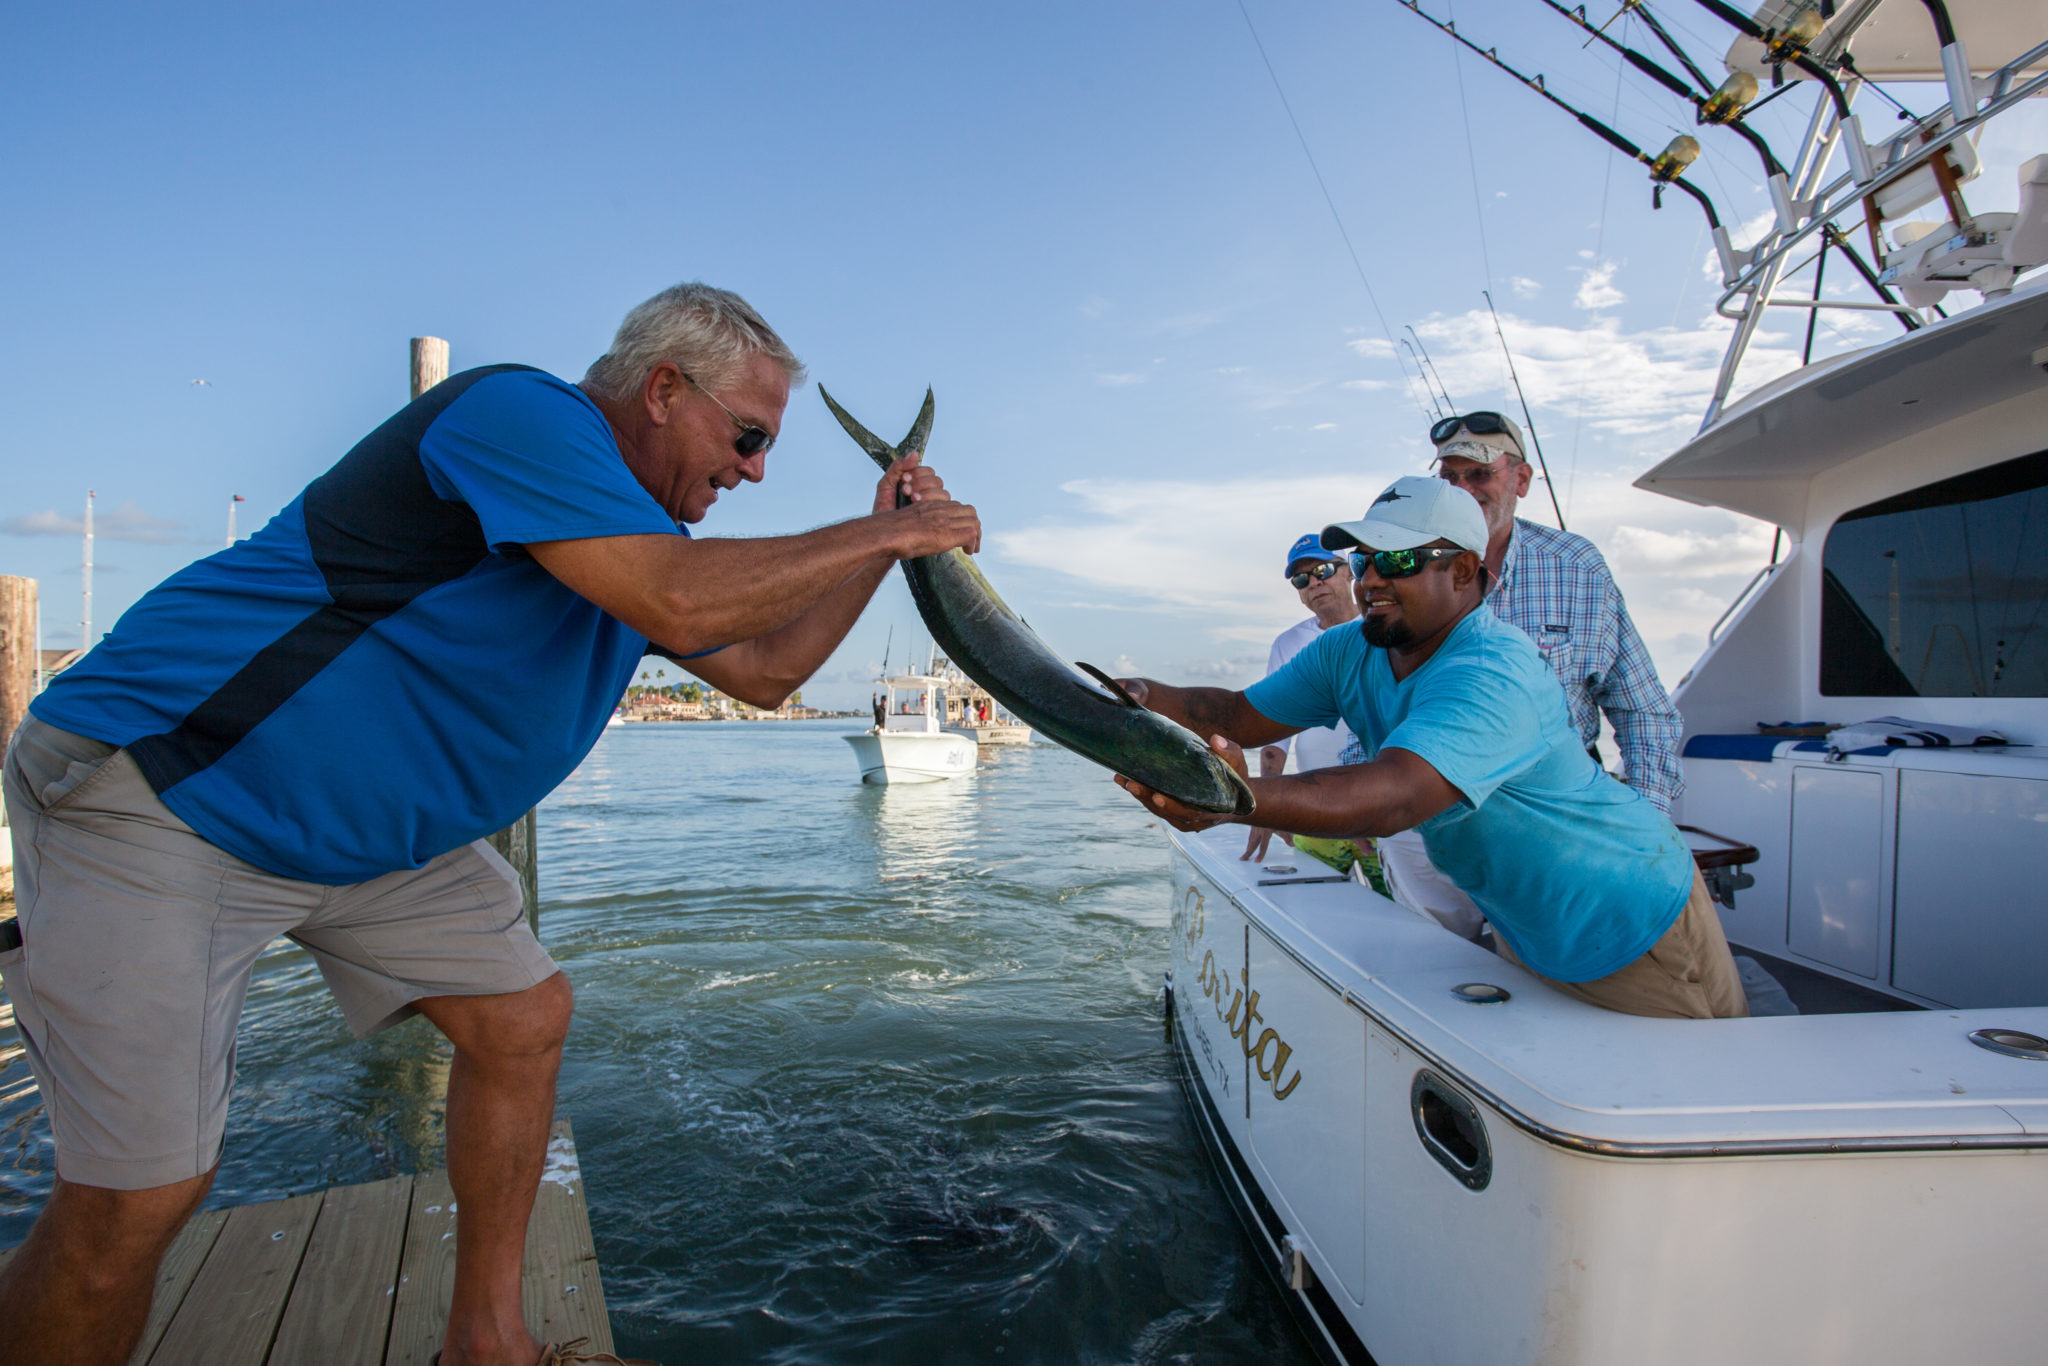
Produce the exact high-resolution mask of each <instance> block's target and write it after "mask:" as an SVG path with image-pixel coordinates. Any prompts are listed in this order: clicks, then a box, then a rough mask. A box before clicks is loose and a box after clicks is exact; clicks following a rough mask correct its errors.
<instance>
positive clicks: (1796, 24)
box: [1699, 0, 1850, 119]
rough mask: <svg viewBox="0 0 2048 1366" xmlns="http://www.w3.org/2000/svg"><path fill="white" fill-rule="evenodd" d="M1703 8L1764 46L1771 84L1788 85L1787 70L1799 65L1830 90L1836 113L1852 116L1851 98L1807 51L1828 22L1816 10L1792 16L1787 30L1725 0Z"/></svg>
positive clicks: (1704, 1)
mask: <svg viewBox="0 0 2048 1366" xmlns="http://www.w3.org/2000/svg"><path fill="white" fill-rule="evenodd" d="M1699 4H1700V6H1701V7H1702V8H1703V9H1705V10H1706V11H1707V13H1709V14H1711V15H1713V16H1714V17H1715V18H1716V19H1719V20H1720V21H1721V22H1722V23H1724V24H1727V25H1728V26H1730V27H1731V28H1734V29H1735V30H1737V31H1738V32H1740V33H1742V34H1745V35H1746V36H1748V37H1751V38H1754V39H1756V40H1757V41H1758V42H1760V43H1762V44H1763V45H1764V60H1765V61H1767V62H1769V63H1770V64H1771V84H1772V85H1773V86H1781V85H1783V84H1784V83H1785V68H1786V67H1787V66H1788V65H1789V66H1796V67H1798V68H1799V69H1800V70H1801V71H1804V72H1805V73H1806V74H1807V75H1809V76H1811V77H1813V78H1814V79H1815V80H1817V81H1819V82H1820V83H1821V84H1822V85H1824V86H1826V87H1827V89H1828V98H1829V99H1831V100H1833V101H1834V102H1835V112H1836V113H1838V114H1839V115H1840V116H1841V117H1843V118H1845V119H1846V118H1848V117H1850V115H1849V97H1848V95H1847V94H1846V93H1844V92H1843V90H1842V83H1841V82H1840V81H1838V80H1836V79H1835V78H1834V77H1833V76H1832V75H1830V74H1828V69H1827V68H1826V67H1824V66H1822V65H1821V64H1820V63H1819V62H1817V61H1815V60H1814V59H1813V57H1812V56H1811V55H1810V54H1809V53H1808V52H1807V48H1808V47H1810V46H1811V45H1812V44H1813V40H1814V39H1816V38H1818V37H1820V31H1821V29H1823V28H1825V27H1826V26H1827V20H1826V19H1824V18H1822V17H1821V12H1820V11H1819V10H1817V9H1803V10H1801V11H1799V13H1797V14H1795V15H1793V16H1792V22H1791V23H1789V24H1787V25H1786V26H1785V27H1784V28H1782V29H1779V28H1765V27H1764V26H1763V25H1762V24H1759V23H1758V22H1757V21H1756V20H1754V19H1752V18H1750V17H1749V16H1748V15H1747V14H1744V13H1743V12H1742V11H1741V10H1739V9H1736V8H1735V7H1734V6H1732V5H1729V4H1726V3H1724V0H1699Z"/></svg>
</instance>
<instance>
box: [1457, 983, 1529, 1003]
mask: <svg viewBox="0 0 2048 1366" xmlns="http://www.w3.org/2000/svg"><path fill="white" fill-rule="evenodd" d="M1451 995H1453V996H1455V997H1457V998H1458V999H1459V1000H1461V1001H1463V1002H1465V1003H1466V1004H1468V1005H1475V1006H1497V1005H1499V1004H1500V1003H1501V1002H1503V1001H1512V1000H1513V999H1514V996H1513V994H1512V993H1510V992H1509V991H1508V989H1507V988H1506V987H1497V986H1495V985H1494V984H1493V983H1491V982H1460V983H1458V985H1456V986H1454V987H1452V988H1451Z"/></svg>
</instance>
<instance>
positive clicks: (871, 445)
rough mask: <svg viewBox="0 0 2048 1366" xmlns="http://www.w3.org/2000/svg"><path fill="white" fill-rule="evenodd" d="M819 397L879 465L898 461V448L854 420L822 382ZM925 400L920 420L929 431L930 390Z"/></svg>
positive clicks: (913, 430)
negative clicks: (834, 399) (827, 391)
mask: <svg viewBox="0 0 2048 1366" xmlns="http://www.w3.org/2000/svg"><path fill="white" fill-rule="evenodd" d="M818 397H819V398H822V399H824V400H825V406H826V407H827V408H830V409H831V410H832V416H834V417H836V418H838V419H839V425H840V426H842V427H844V428H846V434H847V435H848V436H850V437H852V438H853V439H854V440H855V441H857V442H859V443H860V448H861V449H862V450H864V451H866V452H867V453H868V454H869V455H870V456H871V457H873V458H874V462H875V463H876V464H877V465H880V466H881V467H882V468H883V469H885V470H886V469H888V468H889V466H891V465H893V464H895V463H896V448H895V447H894V446H891V445H890V444H889V443H888V442H886V441H884V440H882V438H881V437H879V436H876V435H875V434H874V433H873V432H871V431H869V430H868V429H867V428H865V427H863V426H861V425H860V423H858V422H856V421H854V420H853V414H851V413H849V412H847V411H846V409H844V408H842V407H840V406H839V405H838V404H837V403H835V402H834V401H833V399H832V395H830V394H828V393H826V392H825V386H824V385H822V384H821V385H819V386H818ZM924 402H925V411H924V415H923V416H922V417H920V418H919V419H918V420H919V422H920V423H922V424H923V425H924V427H925V430H926V431H929V430H930V429H931V424H930V415H931V402H932V399H931V391H930V390H926V391H925V400H924ZM911 430H912V432H915V431H916V430H917V428H915V427H913V428H912V429H911Z"/></svg>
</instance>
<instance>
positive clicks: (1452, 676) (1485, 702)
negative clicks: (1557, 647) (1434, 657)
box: [1380, 654, 1555, 810]
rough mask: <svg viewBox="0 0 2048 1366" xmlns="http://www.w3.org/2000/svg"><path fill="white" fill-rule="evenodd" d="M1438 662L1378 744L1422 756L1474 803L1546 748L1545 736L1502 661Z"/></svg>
mask: <svg viewBox="0 0 2048 1366" xmlns="http://www.w3.org/2000/svg"><path fill="white" fill-rule="evenodd" d="M1444 663H1445V664H1447V665H1449V667H1448V668H1446V669H1444V671H1443V672H1442V673H1440V674H1438V675H1437V676H1436V677H1434V678H1432V679H1430V680H1429V686H1428V688H1427V689H1425V690H1424V691H1423V692H1421V693H1420V694H1419V695H1418V696H1417V697H1416V699H1415V704H1414V706H1412V707H1410V708H1409V711H1408V715H1407V716H1405V717H1404V718H1402V720H1401V723H1400V724H1399V725H1397V726H1395V727H1394V729H1393V730H1392V731H1391V732H1389V733H1388V735H1387V737H1386V739H1384V740H1382V741H1380V750H1381V752H1383V753H1384V752H1385V751H1386V750H1389V749H1405V750H1407V751H1408V752H1409V753H1410V754H1413V755H1416V756H1417V757H1419V758H1421V759H1422V760H1424V761H1425V762H1426V763H1428V764H1429V766H1430V767H1431V768H1433V769H1435V770H1436V771H1437V772H1438V773H1440V774H1442V775H1443V778H1444V781H1445V782H1447V783H1449V784H1450V785H1451V786H1452V787H1455V788H1457V789H1458V791H1459V792H1461V793H1463V794H1464V797H1465V800H1466V802H1467V803H1468V804H1470V806H1471V807H1472V808H1473V809H1474V810H1477V809H1478V808H1479V807H1481V806H1484V805H1485V804H1486V799H1487V798H1489V797H1491V796H1492V795H1493V794H1494V793H1495V792H1496V791H1498V790H1499V789H1500V786H1501V784H1502V783H1505V782H1507V781H1508V780H1509V779H1511V778H1513V777H1514V776H1515V775H1516V774H1518V773H1520V772H1522V771H1523V770H1525V769H1527V768H1529V767H1530V766H1531V765H1532V764H1535V763H1537V762H1538V761H1540V760H1541V759H1542V758H1543V757H1544V755H1545V754H1546V753H1548V746H1549V737H1548V736H1547V735H1546V733H1545V732H1544V729H1543V724H1542V718H1541V717H1540V716H1539V715H1538V714H1537V711H1536V708H1535V706H1534V705H1532V704H1531V701H1530V696H1529V691H1528V689H1527V688H1526V687H1525V686H1523V685H1522V684H1521V682H1520V681H1519V680H1518V679H1517V678H1516V677H1515V676H1514V675H1515V671H1514V669H1513V668H1512V667H1511V666H1506V661H1501V662H1500V663H1501V665H1502V666H1496V664H1495V662H1494V661H1491V660H1488V659H1486V658H1485V657H1484V655H1483V654H1481V655H1477V656H1475V657H1468V658H1463V659H1457V660H1445V661H1444ZM1552 686H1555V685H1554V684H1553V685H1552Z"/></svg>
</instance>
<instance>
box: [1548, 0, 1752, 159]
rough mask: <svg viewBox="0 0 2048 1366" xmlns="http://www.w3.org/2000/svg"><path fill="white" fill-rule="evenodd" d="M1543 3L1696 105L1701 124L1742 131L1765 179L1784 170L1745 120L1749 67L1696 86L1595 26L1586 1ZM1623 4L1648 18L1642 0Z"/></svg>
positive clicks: (1689, 67) (1688, 65)
mask: <svg viewBox="0 0 2048 1366" xmlns="http://www.w3.org/2000/svg"><path fill="white" fill-rule="evenodd" d="M1543 3H1544V4H1546V5H1548V6H1550V8H1551V9H1553V10H1555V11H1556V12H1557V13H1559V14H1561V15H1563V16H1564V17H1565V18H1566V19H1569V20H1570V21H1571V22H1572V23H1574V24H1577V25H1578V26H1579V27H1580V28H1582V29H1584V30H1586V31H1587V32H1588V33H1591V34H1592V35H1593V36H1592V37H1591V38H1588V39H1587V40H1586V41H1587V42H1589V43H1591V42H1596V41H1597V42H1601V43H1605V44H1606V45H1607V46H1608V47H1609V48H1611V49H1612V50H1613V51H1615V52H1616V53H1619V54H1620V56H1621V59H1622V60H1623V61H1625V62H1627V63H1628V64H1629V65H1630V66H1632V67H1634V68H1635V69H1636V70H1638V71H1640V72H1642V73H1643V74H1644V75H1645V76H1648V77H1649V78H1650V79H1651V80H1653V81H1655V82H1656V83H1657V84H1659V85H1661V86H1663V87H1664V88H1665V89H1666V90H1669V91H1670V92H1671V93H1672V94H1674V95H1676V96H1678V98H1680V99H1682V100H1686V101H1689V102H1690V103H1691V104H1692V107H1693V117H1694V119H1695V121H1697V122H1699V123H1701V124H1712V125H1714V126H1716V127H1720V128H1726V129H1728V130H1729V131H1731V132H1734V133H1737V134H1740V135H1741V137H1742V138H1743V140H1744V141H1746V142H1747V143H1749V145H1750V146H1751V147H1754V148H1755V149H1756V154H1757V155H1758V156H1759V157H1761V158H1763V163H1764V176H1765V178H1766V179H1768V178H1770V177H1772V176H1781V175H1784V174H1785V168H1784V167H1783V166H1782V165H1780V164H1779V162H1778V158H1777V157H1776V156H1775V155H1773V154H1772V152H1771V147H1770V144H1769V143H1767V142H1765V141H1764V139H1763V135H1762V134H1760V133H1758V132H1757V131H1756V129H1754V128H1751V127H1750V126H1749V125H1748V124H1746V123H1744V122H1743V121H1742V110H1743V107H1744V106H1745V105H1747V104H1748V103H1749V102H1750V101H1751V100H1753V99H1755V98H1756V96H1757V79H1756V77H1754V76H1752V75H1750V74H1749V73H1748V72H1747V71H1736V72H1731V73H1730V74H1729V76H1728V79H1727V80H1725V81H1723V82H1721V84H1720V85H1718V86H1714V87H1712V88H1711V89H1709V87H1708V83H1707V82H1706V81H1705V79H1704V78H1702V79H1701V80H1700V85H1699V88H1698V89H1695V88H1693V86H1692V85H1690V84H1689V83H1687V82H1686V81H1685V80H1684V79H1682V78H1681V77H1679V76H1678V75H1677V74H1675V73H1674V72H1672V71H1671V70H1670V69H1669V68H1667V67H1664V66H1662V65H1660V64H1658V63H1657V62H1654V61H1651V60H1650V59H1649V58H1648V57H1645V56H1644V55H1643V54H1642V53H1640V52H1638V51H1636V50H1635V49H1634V48H1632V47H1629V46H1628V45H1627V44H1625V43H1622V42H1620V41H1618V40H1616V39H1614V38H1611V37H1609V36H1608V35H1607V32H1606V29H1605V26H1602V27H1601V28H1594V27H1593V25H1592V23H1591V21H1589V20H1588V19H1587V18H1586V7H1585V6H1584V5H1579V6H1577V7H1576V8H1573V9H1566V8H1565V7H1564V6H1563V5H1561V4H1559V3H1558V0H1543ZM1621 8H1622V13H1624V14H1626V13H1628V12H1629V11H1630V10H1636V11H1637V12H1638V14H1639V17H1642V18H1644V19H1645V20H1646V21H1647V19H1648V15H1647V13H1646V12H1643V11H1642V10H1641V0H1633V3H1628V4H1624V5H1623V6H1622V7H1621ZM1681 60H1683V59H1681ZM1685 65H1686V70H1687V71H1689V72H1693V73H1694V74H1695V75H1698V72H1697V69H1696V68H1695V67H1693V66H1692V64H1691V63H1690V62H1689V61H1688V62H1686V63H1685Z"/></svg>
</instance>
